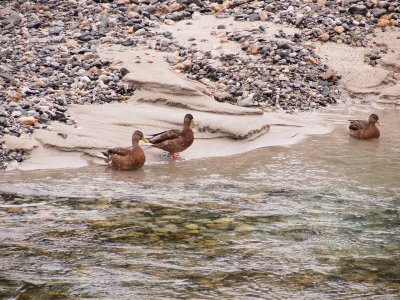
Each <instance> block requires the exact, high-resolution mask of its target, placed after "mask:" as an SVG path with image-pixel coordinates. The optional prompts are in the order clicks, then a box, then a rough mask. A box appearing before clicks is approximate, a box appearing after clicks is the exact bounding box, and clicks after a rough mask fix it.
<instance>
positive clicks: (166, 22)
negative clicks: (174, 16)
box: [164, 19, 175, 25]
mask: <svg viewBox="0 0 400 300" xmlns="http://www.w3.org/2000/svg"><path fill="white" fill-rule="evenodd" d="M164 24H166V25H174V24H175V21H174V20H171V19H165V20H164Z"/></svg>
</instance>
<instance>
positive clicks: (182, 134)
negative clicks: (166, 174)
mask: <svg viewBox="0 0 400 300" xmlns="http://www.w3.org/2000/svg"><path fill="white" fill-rule="evenodd" d="M190 125H197V122H196V121H195V120H194V119H193V116H192V115H191V114H187V115H185V118H184V119H183V130H182V131H181V130H177V129H171V130H167V131H163V132H160V133H156V134H153V135H151V136H149V137H148V140H149V142H150V143H151V144H152V146H153V147H155V148H158V149H162V150H164V151H167V152H169V154H170V155H171V157H172V158H173V159H180V157H179V155H178V154H177V153H178V152H182V151H184V150H186V149H187V148H189V147H190V146H191V145H192V144H193V140H194V135H193V130H192V129H191V128H190Z"/></svg>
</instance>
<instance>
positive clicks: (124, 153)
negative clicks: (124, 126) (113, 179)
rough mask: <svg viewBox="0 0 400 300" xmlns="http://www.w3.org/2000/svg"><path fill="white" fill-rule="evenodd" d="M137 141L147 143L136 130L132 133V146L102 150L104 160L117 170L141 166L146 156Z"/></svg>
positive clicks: (134, 168) (133, 168)
mask: <svg viewBox="0 0 400 300" xmlns="http://www.w3.org/2000/svg"><path fill="white" fill-rule="evenodd" d="M139 141H143V142H145V143H148V140H147V139H146V138H145V137H144V135H143V133H142V132H141V131H139V130H136V131H135V132H134V133H133V134H132V148H122V147H118V148H111V149H108V150H107V151H105V152H102V153H103V155H104V156H105V158H104V161H105V162H106V163H107V164H108V165H109V166H111V167H113V168H114V169H118V170H136V169H139V168H141V167H143V165H144V163H145V161H146V156H145V154H144V151H143V149H142V147H140V146H139Z"/></svg>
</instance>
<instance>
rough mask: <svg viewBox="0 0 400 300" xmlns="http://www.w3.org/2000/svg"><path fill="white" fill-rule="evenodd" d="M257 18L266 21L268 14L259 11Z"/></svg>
mask: <svg viewBox="0 0 400 300" xmlns="http://www.w3.org/2000/svg"><path fill="white" fill-rule="evenodd" d="M258 16H259V18H260V20H261V21H266V20H267V19H268V13H267V12H266V11H261V12H260V13H259V14H258Z"/></svg>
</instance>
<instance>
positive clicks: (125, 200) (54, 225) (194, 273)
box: [0, 110, 400, 299]
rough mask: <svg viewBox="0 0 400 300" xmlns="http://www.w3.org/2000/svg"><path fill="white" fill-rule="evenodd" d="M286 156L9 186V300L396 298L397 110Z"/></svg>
mask: <svg viewBox="0 0 400 300" xmlns="http://www.w3.org/2000/svg"><path fill="white" fill-rule="evenodd" d="M379 115H380V118H381V119H382V120H383V122H384V123H385V127H383V128H382V137H381V139H380V140H374V141H359V140H355V139H352V138H350V137H349V136H348V135H347V132H346V126H345V125H344V126H343V127H339V128H337V129H336V130H335V131H334V132H333V133H331V134H328V135H323V136H314V137H311V138H309V139H307V140H305V141H304V142H302V143H300V144H297V145H294V146H290V147H288V148H285V147H270V148H264V149H259V150H256V151H253V152H250V153H247V154H244V155H239V156H230V157H225V158H218V159H204V160H197V161H186V162H178V163H171V164H160V165H153V166H146V167H145V168H144V169H143V170H140V171H137V172H118V171H114V170H110V169H107V168H105V167H103V166H95V167H90V168H82V169H78V170H76V169H72V170H68V169H63V170H49V171H29V172H18V171H14V172H4V173H2V174H1V175H0V191H2V193H1V197H0V226H1V228H2V230H1V231H0V266H1V269H0V298H5V299H149V298H150V299H176V298H184V299H187V298H200V299H213V298H218V299H220V298H228V299H231V298H232V299H260V298H262V299H265V298H269V299H323V298H325V299H326V298H329V299H350V298H351V299H354V298H362V299H383V298H384V299H399V298H400V218H399V217H400V125H399V124H400V111H399V110H397V111H396V110H392V111H390V110H388V111H383V112H380V113H379Z"/></svg>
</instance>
